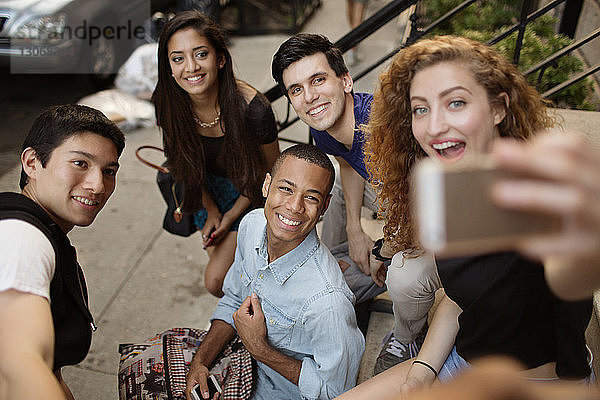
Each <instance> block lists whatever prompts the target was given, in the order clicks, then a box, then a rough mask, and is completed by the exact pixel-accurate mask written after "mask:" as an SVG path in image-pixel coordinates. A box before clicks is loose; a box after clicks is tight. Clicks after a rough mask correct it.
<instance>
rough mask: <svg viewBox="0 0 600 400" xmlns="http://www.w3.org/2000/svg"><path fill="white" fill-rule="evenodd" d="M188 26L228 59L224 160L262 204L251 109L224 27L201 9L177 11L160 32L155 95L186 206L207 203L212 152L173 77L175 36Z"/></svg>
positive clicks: (223, 85)
mask: <svg viewBox="0 0 600 400" xmlns="http://www.w3.org/2000/svg"><path fill="white" fill-rule="evenodd" d="M186 28H193V29H195V30H196V31H197V32H198V33H199V34H200V35H201V36H204V37H205V38H206V39H207V40H208V41H209V42H210V44H211V45H212V46H213V48H214V49H215V51H216V53H217V59H219V57H222V58H223V59H224V60H225V64H224V65H223V68H221V69H219V70H218V79H217V80H218V85H219V94H218V98H217V100H218V102H219V106H220V107H221V121H220V126H221V129H222V130H223V131H224V132H225V139H224V143H223V146H224V148H225V149H226V151H224V152H223V161H224V163H225V165H226V168H227V174H228V177H229V178H230V179H231V180H232V182H233V183H234V185H235V186H236V188H237V189H238V190H239V191H240V192H241V193H242V194H244V195H245V196H247V197H248V198H250V201H251V202H252V204H253V205H259V204H261V200H262V196H261V194H260V185H261V183H262V179H263V178H264V171H265V168H266V167H265V161H264V157H263V154H262V151H261V149H260V145H259V143H258V140H257V138H256V137H255V135H254V132H248V131H247V126H246V125H247V124H246V111H247V108H248V107H247V104H246V101H245V99H244V97H243V95H242V93H241V92H240V90H239V88H238V85H237V81H236V79H235V76H234V74H233V65H232V64H233V63H232V60H231V54H230V53H229V50H228V49H227V45H226V41H225V37H224V34H223V32H222V31H221V29H220V28H219V27H218V26H217V25H216V24H215V23H214V22H213V21H212V20H210V18H208V17H207V16H205V15H204V14H202V13H201V12H199V11H195V10H192V11H184V12H182V13H179V14H177V15H176V16H175V17H174V18H173V19H172V20H171V21H169V22H168V23H167V24H166V25H165V27H164V29H163V31H162V33H161V34H160V38H159V41H158V83H157V84H156V89H155V90H154V93H153V94H152V102H153V103H154V108H155V112H156V121H157V123H158V125H159V126H160V127H161V129H162V132H163V144H164V147H165V155H166V156H167V163H168V166H169V169H170V171H171V174H172V175H173V177H174V178H175V180H176V181H178V182H181V183H183V185H184V210H185V211H188V212H192V211H197V210H198V209H200V208H201V207H202V185H203V184H204V182H205V177H206V171H205V162H206V161H205V160H206V155H205V154H204V147H203V145H202V141H201V138H200V134H199V133H198V127H197V125H196V122H195V120H194V111H193V104H192V100H191V98H190V96H189V95H188V93H187V92H186V91H185V90H183V89H182V88H181V87H180V86H179V85H178V84H177V82H176V81H175V79H174V78H173V77H172V76H171V66H170V64H169V56H168V44H169V39H170V38H171V36H173V34H175V33H176V32H177V31H179V30H181V29H186Z"/></svg>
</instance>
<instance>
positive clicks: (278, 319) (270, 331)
mask: <svg viewBox="0 0 600 400" xmlns="http://www.w3.org/2000/svg"><path fill="white" fill-rule="evenodd" d="M261 306H262V310H263V314H264V315H265V324H266V325H267V338H268V339H269V343H270V344H271V345H272V346H274V347H280V348H281V347H285V348H289V346H290V343H291V341H292V329H293V327H294V324H295V322H296V321H295V320H294V319H293V318H291V317H290V316H288V315H286V314H284V313H283V312H282V311H280V310H279V309H278V308H276V307H275V306H273V305H272V304H271V303H269V301H267V300H263V301H262V302H261Z"/></svg>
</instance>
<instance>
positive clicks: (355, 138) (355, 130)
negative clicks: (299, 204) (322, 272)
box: [271, 33, 439, 372]
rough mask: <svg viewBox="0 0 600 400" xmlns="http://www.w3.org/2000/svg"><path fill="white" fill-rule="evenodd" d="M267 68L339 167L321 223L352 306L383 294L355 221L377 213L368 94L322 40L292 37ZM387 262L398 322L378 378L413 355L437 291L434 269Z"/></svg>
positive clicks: (377, 264) (376, 265)
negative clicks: (366, 149) (367, 154)
mask: <svg viewBox="0 0 600 400" xmlns="http://www.w3.org/2000/svg"><path fill="white" fill-rule="evenodd" d="M271 69H272V75H273V78H274V79H275V81H276V82H277V83H278V84H279V85H280V87H281V88H282V90H283V92H284V93H285V95H286V97H287V98H288V100H289V101H290V103H291V105H292V107H293V108H294V110H295V111H296V114H298V117H299V118H300V119H301V120H302V121H303V122H305V123H306V124H307V125H308V126H309V127H310V134H311V135H312V137H313V139H314V141H315V144H316V145H317V146H318V147H319V148H320V149H321V150H323V151H325V152H326V153H328V154H331V155H333V156H335V158H336V159H337V161H338V164H339V167H340V173H339V174H338V175H339V176H340V178H341V184H340V182H339V181H338V182H336V186H335V187H334V190H333V197H332V199H331V202H330V206H329V209H328V211H327V213H326V214H325V216H324V217H323V233H322V241H323V243H324V244H325V245H326V246H328V247H329V248H330V249H331V252H332V253H333V255H334V256H336V258H338V260H339V263H340V267H341V268H342V270H343V271H344V277H345V278H346V282H347V283H348V286H349V287H350V289H352V291H353V292H354V294H355V296H356V298H357V303H359V302H361V301H365V300H368V299H370V298H372V297H374V296H376V295H377V294H379V293H381V292H382V291H383V290H384V289H383V288H380V287H379V286H377V284H375V282H374V281H373V279H371V277H370V274H371V273H376V272H377V270H378V269H380V268H385V266H384V267H381V264H382V260H383V258H381V257H378V259H375V258H374V257H370V255H371V254H370V253H371V249H373V245H374V243H373V240H372V239H371V238H370V237H369V236H368V235H367V234H366V233H365V232H364V230H363V228H362V225H361V220H360V216H361V209H362V206H363V205H364V206H366V207H368V208H370V209H371V210H373V211H375V210H376V209H377V206H376V204H375V198H376V195H375V193H374V191H373V189H372V187H371V185H370V184H369V182H368V180H369V176H368V173H367V171H366V168H365V164H364V154H363V146H364V133H363V131H362V126H363V125H365V124H367V122H368V120H369V115H370V111H371V110H370V106H371V102H372V100H373V96H372V95H371V94H367V93H354V91H353V81H352V78H351V77H350V74H349V73H348V68H347V67H346V65H345V64H344V59H343V57H342V53H341V52H340V50H339V49H337V48H336V47H335V46H334V45H333V44H332V43H331V42H330V41H329V40H328V39H327V38H326V37H325V36H322V35H316V34H306V33H303V34H297V35H294V36H292V37H291V38H289V39H288V40H286V41H285V42H284V43H283V44H281V46H280V47H279V49H278V50H277V53H275V55H274V56H273V62H272V65H271ZM388 260H391V266H390V267H389V269H388V271H387V279H386V283H387V287H388V290H389V293H390V297H391V298H392V301H393V302H394V316H395V320H396V321H395V328H394V335H390V336H389V340H388V343H386V344H385V346H384V349H383V350H382V353H381V354H380V357H379V359H378V364H377V365H378V366H377V367H376V372H380V371H382V370H384V369H387V368H389V367H390V366H391V365H393V364H395V363H397V362H400V361H402V360H404V359H408V358H411V357H412V356H414V355H416V352H417V351H418V348H419V347H420V345H421V343H422V339H423V337H424V334H425V332H426V329H427V327H426V320H427V312H428V310H429V307H430V304H424V303H423V301H422V299H423V298H424V297H426V298H433V297H432V296H431V295H432V291H435V289H437V287H439V278H438V277H437V273H436V271H435V267H434V265H433V263H422V262H421V261H422V260H420V258H419V259H418V261H419V265H418V266H417V267H415V268H405V267H404V264H405V260H404V257H403V254H402V253H398V254H396V256H395V257H394V258H393V259H388ZM388 263H389V262H388ZM421 264H422V265H423V266H426V267H427V268H421V266H422V265H421ZM423 282H425V283H427V284H423ZM392 288H393V290H392Z"/></svg>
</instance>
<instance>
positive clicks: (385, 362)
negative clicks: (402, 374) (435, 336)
mask: <svg viewBox="0 0 600 400" xmlns="http://www.w3.org/2000/svg"><path fill="white" fill-rule="evenodd" d="M427 328H428V326H427V324H425V326H424V327H423V329H421V331H420V332H419V334H418V335H417V337H416V338H415V340H413V341H412V342H410V343H400V342H399V341H398V340H397V339H396V338H395V337H394V331H391V332H390V333H388V334H387V336H386V337H385V339H384V341H383V347H382V348H381V352H379V356H377V360H376V361H375V368H373V375H377V374H378V373H380V372H383V371H385V370H386V369H389V368H391V367H393V366H394V365H396V364H399V363H401V362H403V361H406V360H410V359H411V358H413V357H416V356H417V354H418V353H419V350H420V349H421V346H423V341H424V340H425V335H426V334H427Z"/></svg>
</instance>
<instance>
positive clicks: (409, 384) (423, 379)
mask: <svg viewBox="0 0 600 400" xmlns="http://www.w3.org/2000/svg"><path fill="white" fill-rule="evenodd" d="M434 380H435V374H434V373H433V371H431V370H430V369H429V368H427V367H426V366H424V365H422V364H417V363H415V364H413V365H412V366H411V367H410V370H409V371H408V375H406V380H405V381H404V383H403V384H402V386H401V387H400V392H401V393H402V399H405V398H408V397H409V395H410V394H411V393H412V392H414V391H415V390H416V389H420V388H425V387H429V386H431V384H432V383H433V381H434Z"/></svg>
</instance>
